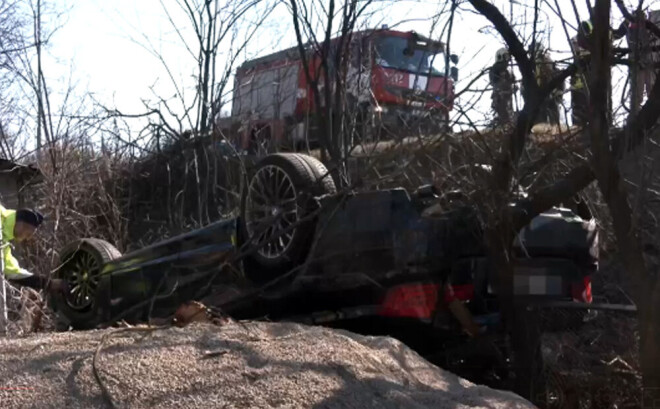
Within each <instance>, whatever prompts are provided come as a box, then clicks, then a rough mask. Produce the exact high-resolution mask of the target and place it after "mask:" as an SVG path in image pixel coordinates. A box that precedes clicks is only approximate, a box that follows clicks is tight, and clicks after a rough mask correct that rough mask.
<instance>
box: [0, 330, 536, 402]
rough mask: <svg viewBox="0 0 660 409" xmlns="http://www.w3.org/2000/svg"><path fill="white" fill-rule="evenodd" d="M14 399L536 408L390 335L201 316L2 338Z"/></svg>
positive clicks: (3, 371)
mask: <svg viewBox="0 0 660 409" xmlns="http://www.w3.org/2000/svg"><path fill="white" fill-rule="evenodd" d="M0 402H1V404H0V406H1V407H2V408H5V409H9V408H85V409H88V408H112V407H117V408H360V409H363V408H420V409H421V408H434V409H443V408H447V409H460V408H520V409H523V408H533V406H532V405H531V404H530V403H528V402H527V401H525V400H523V399H521V398H520V397H518V396H516V395H514V394H512V393H509V392H502V391H497V390H493V389H489V388H487V387H484V386H478V385H475V384H472V383H470V382H468V381H465V380H463V379H461V378H459V377H457V376H455V375H453V374H451V373H448V372H446V371H443V370H441V369H439V368H437V367H435V366H433V365H431V364H429V363H428V362H427V361H425V360H424V359H422V358H421V357H420V356H419V355H417V354H416V353H415V352H413V351H411V350H410V349H409V348H407V347H406V346H405V345H403V344H401V343H400V342H398V341H396V340H393V339H391V338H383V337H363V336H359V335H355V334H352V333H348V332H344V331H333V330H329V329H325V328H320V327H305V326H300V325H295V324H274V323H228V324H226V325H223V326H215V325H210V324H201V323H195V324H191V325H189V326H187V327H184V328H176V327H173V328H166V329H156V330H154V329H146V328H135V327H133V328H124V329H106V330H98V331H89V332H69V333H51V334H37V335H32V336H29V337H26V338H14V339H2V340H0Z"/></svg>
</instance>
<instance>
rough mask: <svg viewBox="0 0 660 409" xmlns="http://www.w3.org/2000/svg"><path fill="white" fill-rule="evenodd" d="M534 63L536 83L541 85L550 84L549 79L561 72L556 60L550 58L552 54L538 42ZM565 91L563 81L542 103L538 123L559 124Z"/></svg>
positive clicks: (542, 86)
mask: <svg viewBox="0 0 660 409" xmlns="http://www.w3.org/2000/svg"><path fill="white" fill-rule="evenodd" d="M534 63H535V67H536V71H535V76H536V83H537V84H538V85H539V87H541V88H544V87H546V86H547V85H548V83H549V81H550V80H551V79H553V78H555V77H556V76H557V75H558V74H559V70H558V69H557V66H556V64H555V62H554V61H553V60H552V59H551V58H550V55H549V53H548V51H547V50H545V49H544V48H543V46H541V45H539V44H537V45H536V49H535V50H534ZM564 91H565V84H564V83H563V82H562V83H561V84H560V85H559V86H558V87H557V88H555V89H554V90H552V93H551V94H550V96H549V97H548V98H546V99H545V100H544V101H543V102H542V103H541V108H540V110H539V115H538V117H537V119H536V123H537V124H538V123H549V124H553V125H556V124H559V105H560V104H561V102H562V98H563V95H564Z"/></svg>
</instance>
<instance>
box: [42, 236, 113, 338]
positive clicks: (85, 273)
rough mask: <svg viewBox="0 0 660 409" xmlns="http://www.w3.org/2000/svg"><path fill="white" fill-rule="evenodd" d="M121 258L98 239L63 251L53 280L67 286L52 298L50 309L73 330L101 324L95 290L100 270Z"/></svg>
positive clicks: (80, 242)
mask: <svg viewBox="0 0 660 409" xmlns="http://www.w3.org/2000/svg"><path fill="white" fill-rule="evenodd" d="M119 257H121V252H119V250H117V248H115V246H113V245H112V244H110V243H108V242H106V241H104V240H100V239H82V240H79V241H77V242H74V243H72V244H70V245H68V246H67V247H65V248H64V250H63V251H62V253H61V255H60V259H59V268H58V269H57V271H56V273H55V277H56V278H61V279H63V280H65V281H66V283H67V287H68V288H67V290H66V291H65V292H64V293H62V294H55V295H53V297H52V298H51V304H52V306H53V309H54V310H55V311H56V312H57V313H58V315H59V316H60V318H64V319H65V320H66V321H67V324H68V325H69V326H71V327H73V328H75V329H89V328H93V327H95V326H97V325H98V324H99V323H100V322H99V321H100V318H99V315H98V304H97V290H98V288H99V284H100V281H101V271H102V269H103V266H104V265H105V264H106V263H108V262H110V261H112V260H114V259H116V258H119Z"/></svg>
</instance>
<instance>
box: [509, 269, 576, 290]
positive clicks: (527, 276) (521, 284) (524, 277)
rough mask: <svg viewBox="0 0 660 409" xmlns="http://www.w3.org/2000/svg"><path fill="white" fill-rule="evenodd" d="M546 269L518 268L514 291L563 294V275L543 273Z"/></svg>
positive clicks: (514, 279) (514, 277)
mask: <svg viewBox="0 0 660 409" xmlns="http://www.w3.org/2000/svg"><path fill="white" fill-rule="evenodd" d="M546 271H547V270H546V269H545V268H529V267H519V268H516V269H515V270H514V276H513V293H514V294H516V295H558V296H560V295H563V293H564V283H563V280H562V277H561V276H559V275H550V274H543V273H544V272H546Z"/></svg>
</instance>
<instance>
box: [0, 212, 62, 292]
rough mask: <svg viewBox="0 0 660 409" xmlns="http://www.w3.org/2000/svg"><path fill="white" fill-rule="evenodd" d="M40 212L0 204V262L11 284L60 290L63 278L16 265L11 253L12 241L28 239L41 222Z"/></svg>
mask: <svg viewBox="0 0 660 409" xmlns="http://www.w3.org/2000/svg"><path fill="white" fill-rule="evenodd" d="M43 219H44V218H43V216H42V215H41V213H39V212H37V211H35V210H31V209H19V210H11V209H6V208H4V207H3V206H2V205H0V224H1V225H2V228H1V233H2V240H1V241H0V243H2V262H3V265H2V267H3V271H4V275H5V278H7V279H8V280H9V281H11V282H12V283H13V284H19V285H23V286H26V287H30V288H33V289H37V290H41V289H43V290H49V291H61V290H63V289H64V287H65V284H64V281H63V280H60V279H53V280H48V279H46V278H43V277H40V276H38V275H34V274H32V273H30V272H29V271H27V270H26V269H24V268H22V267H20V266H19V265H18V261H17V260H16V258H15V257H14V256H13V254H12V253H11V245H12V242H19V243H20V242H23V241H25V240H28V239H30V238H31V237H32V236H33V235H34V234H35V232H36V230H37V228H38V227H39V226H40V225H41V223H42V222H43Z"/></svg>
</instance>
